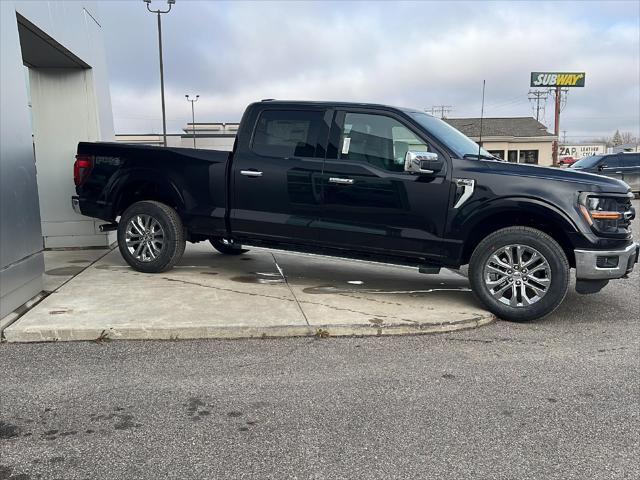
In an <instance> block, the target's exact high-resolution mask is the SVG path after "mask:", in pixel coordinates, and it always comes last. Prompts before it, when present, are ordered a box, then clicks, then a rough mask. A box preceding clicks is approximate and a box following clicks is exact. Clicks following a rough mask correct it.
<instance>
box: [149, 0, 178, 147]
mask: <svg viewBox="0 0 640 480" xmlns="http://www.w3.org/2000/svg"><path fill="white" fill-rule="evenodd" d="M143 1H144V3H146V4H147V10H149V12H151V13H155V14H156V15H157V16H158V51H159V53H160V99H161V101H162V144H163V145H164V146H165V147H166V146H167V116H166V113H165V108H164V65H163V64H162V21H161V20H160V15H161V14H163V13H169V12H170V11H171V6H172V5H174V4H175V3H176V0H167V4H168V5H169V8H168V9H167V10H160V9H158V10H151V8H150V7H149V5H150V4H151V0H143Z"/></svg>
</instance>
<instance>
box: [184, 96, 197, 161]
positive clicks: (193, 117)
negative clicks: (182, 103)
mask: <svg viewBox="0 0 640 480" xmlns="http://www.w3.org/2000/svg"><path fill="white" fill-rule="evenodd" d="M185 97H187V102H191V129H192V131H193V148H196V113H195V112H196V111H195V108H194V106H193V104H194V103H196V102H197V101H198V98H199V97H200V95H196V98H194V99H193V100H192V99H190V98H189V95H185Z"/></svg>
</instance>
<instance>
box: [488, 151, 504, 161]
mask: <svg viewBox="0 0 640 480" xmlns="http://www.w3.org/2000/svg"><path fill="white" fill-rule="evenodd" d="M489 153H490V154H491V155H493V156H495V157H498V158H501V159H502V160H504V150H489Z"/></svg>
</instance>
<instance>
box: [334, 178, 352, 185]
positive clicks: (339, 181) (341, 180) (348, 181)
mask: <svg viewBox="0 0 640 480" xmlns="http://www.w3.org/2000/svg"><path fill="white" fill-rule="evenodd" d="M329 183H337V184H338V185H353V178H338V177H329Z"/></svg>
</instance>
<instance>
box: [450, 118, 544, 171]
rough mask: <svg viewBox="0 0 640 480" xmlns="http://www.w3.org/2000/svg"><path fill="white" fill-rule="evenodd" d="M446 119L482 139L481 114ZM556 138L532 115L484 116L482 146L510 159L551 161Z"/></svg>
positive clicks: (518, 160)
mask: <svg viewBox="0 0 640 480" xmlns="http://www.w3.org/2000/svg"><path fill="white" fill-rule="evenodd" d="M444 121H445V122H447V123H448V124H449V125H451V126H453V127H455V128H457V129H458V130H460V131H461V132H462V133H464V134H465V135H466V136H468V137H469V138H471V139H472V140H474V141H475V142H480V119H479V118H445V119H444ZM556 139H557V137H556V136H554V135H553V134H551V133H549V132H548V131H547V127H545V126H544V125H543V124H542V123H540V122H538V121H537V120H536V119H535V118H533V117H511V118H483V119H482V147H483V148H484V149H485V150H487V151H489V152H490V153H491V154H493V155H495V156H497V157H500V158H502V159H505V160H508V161H509V162H514V163H533V164H538V165H551V164H552V163H553V142H554V141H555V140H556Z"/></svg>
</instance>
